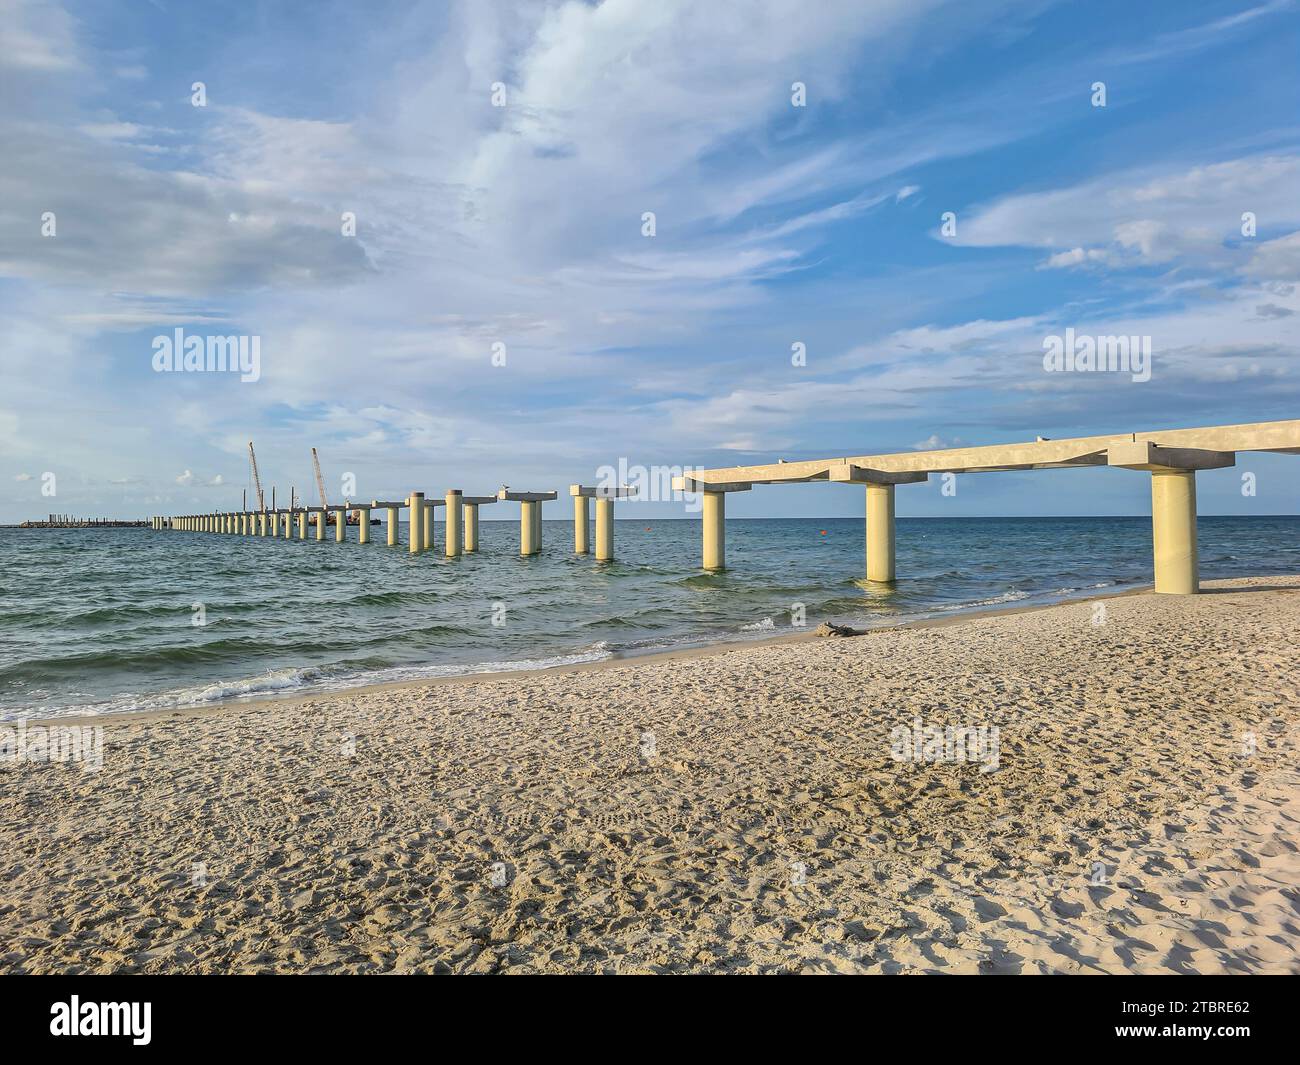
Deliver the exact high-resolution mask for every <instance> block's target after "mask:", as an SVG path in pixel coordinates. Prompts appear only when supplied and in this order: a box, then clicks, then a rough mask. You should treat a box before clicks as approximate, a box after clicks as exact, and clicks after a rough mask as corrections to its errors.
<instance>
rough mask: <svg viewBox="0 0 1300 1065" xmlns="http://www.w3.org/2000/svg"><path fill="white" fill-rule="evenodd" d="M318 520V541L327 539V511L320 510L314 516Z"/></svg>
mask: <svg viewBox="0 0 1300 1065" xmlns="http://www.w3.org/2000/svg"><path fill="white" fill-rule="evenodd" d="M312 517H314V518H315V519H316V539H317V540H324V539H325V511H323V510H318V511H316V513H315V514H313V515H312Z"/></svg>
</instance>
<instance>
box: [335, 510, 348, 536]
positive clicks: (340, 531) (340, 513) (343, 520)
mask: <svg viewBox="0 0 1300 1065" xmlns="http://www.w3.org/2000/svg"><path fill="white" fill-rule="evenodd" d="M334 517H335V518H336V519H338V520H337V523H336V524H335V526H334V542H335V543H336V544H341V543H343V542H344V541H345V540H346V539H347V538H348V512H347V511H346V510H336V511H335V512H334Z"/></svg>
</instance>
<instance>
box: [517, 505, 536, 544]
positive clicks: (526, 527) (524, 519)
mask: <svg viewBox="0 0 1300 1065" xmlns="http://www.w3.org/2000/svg"><path fill="white" fill-rule="evenodd" d="M537 507H538V504H537V503H535V502H532V501H531V500H528V499H524V500H521V501H520V503H519V553H520V554H521V555H535V554H537V548H538V546H539V545H538V543H537V518H536V517H535V515H536V513H537Z"/></svg>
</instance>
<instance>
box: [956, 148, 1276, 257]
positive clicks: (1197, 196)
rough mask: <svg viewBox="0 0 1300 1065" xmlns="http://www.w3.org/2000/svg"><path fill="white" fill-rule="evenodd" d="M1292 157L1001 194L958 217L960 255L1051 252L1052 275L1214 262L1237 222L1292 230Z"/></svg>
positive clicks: (1234, 240)
mask: <svg viewBox="0 0 1300 1065" xmlns="http://www.w3.org/2000/svg"><path fill="white" fill-rule="evenodd" d="M1298 186H1300V156H1279V155H1273V156H1260V157H1251V158H1241V159H1233V160H1230V161H1227V162H1221V163H1214V164H1211V165H1208V166H1196V167H1191V168H1189V169H1185V170H1181V171H1169V172H1165V173H1159V174H1151V173H1148V174H1147V175H1145V176H1142V177H1139V178H1136V179H1135V178H1133V177H1129V176H1127V175H1125V174H1122V173H1121V174H1114V175H1109V176H1107V177H1105V178H1099V179H1094V180H1092V181H1088V182H1085V183H1083V184H1079V185H1073V186H1070V187H1068V188H1063V189H1055V190H1052V191H1048V192H1031V193H1020V194H1016V195H1012V196H1007V197H1005V198H1003V199H1001V200H998V201H996V202H995V203H992V204H990V205H988V206H985V207H982V208H978V209H976V210H975V211H974V212H973V213H972V214H970V215H966V216H959V222H958V227H957V234H956V235H955V236H953V237H948V238H943V239H945V240H946V241H947V242H948V243H950V244H954V245H959V246H964V247H997V246H1006V245H1012V246H1018V247H1030V248H1054V249H1060V250H1058V251H1056V252H1054V253H1053V255H1052V256H1051V257H1050V258H1049V259H1048V260H1047V261H1046V263H1045V264H1044V265H1045V266H1048V267H1052V268H1059V267H1069V266H1080V265H1085V264H1097V263H1110V264H1114V265H1124V264H1131V265H1139V264H1148V263H1163V262H1168V261H1170V260H1171V259H1174V258H1176V257H1178V256H1181V255H1186V254H1190V253H1197V254H1199V255H1201V256H1203V257H1204V256H1211V257H1215V258H1218V257H1219V256H1220V255H1222V254H1224V249H1225V247H1226V246H1228V245H1230V244H1238V243H1240V242H1241V241H1242V234H1241V225H1242V221H1241V216H1242V214H1243V213H1244V212H1247V211H1251V212H1254V213H1255V215H1256V217H1257V218H1258V220H1259V225H1260V226H1267V227H1270V228H1272V229H1274V230H1276V229H1277V228H1285V227H1292V226H1300V197H1297V196H1296V195H1295V192H1294V190H1295V189H1296V188H1297V187H1298Z"/></svg>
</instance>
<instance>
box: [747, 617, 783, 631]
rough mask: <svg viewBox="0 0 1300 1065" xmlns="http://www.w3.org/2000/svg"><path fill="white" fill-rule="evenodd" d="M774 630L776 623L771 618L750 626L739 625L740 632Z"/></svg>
mask: <svg viewBox="0 0 1300 1065" xmlns="http://www.w3.org/2000/svg"><path fill="white" fill-rule="evenodd" d="M775 630H776V622H775V621H773V620H772V619H771V618H764V619H763V620H762V621H755V622H754V623H753V624H752V625H741V626H740V631H741V632H773V631H775Z"/></svg>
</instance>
